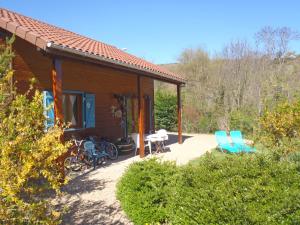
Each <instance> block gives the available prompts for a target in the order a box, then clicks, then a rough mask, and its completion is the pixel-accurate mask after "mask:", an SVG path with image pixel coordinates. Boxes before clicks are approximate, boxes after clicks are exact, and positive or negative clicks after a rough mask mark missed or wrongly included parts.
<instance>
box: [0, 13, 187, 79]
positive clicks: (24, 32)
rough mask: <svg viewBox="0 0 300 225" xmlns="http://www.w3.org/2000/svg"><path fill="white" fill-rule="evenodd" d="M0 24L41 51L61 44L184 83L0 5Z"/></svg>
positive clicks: (116, 51)
mask: <svg viewBox="0 0 300 225" xmlns="http://www.w3.org/2000/svg"><path fill="white" fill-rule="evenodd" d="M0 27H1V28H3V29H5V30H8V31H9V32H11V33H15V34H16V35H17V36H19V37H20V38H23V39H25V40H27V41H29V42H30V43H32V44H34V45H36V46H38V47H39V48H41V49H44V50H46V49H47V48H51V46H58V47H63V48H62V49H67V50H72V52H73V53H75V54H76V53H78V54H79V53H86V54H88V55H90V56H93V58H96V59H98V60H100V61H101V60H105V61H107V60H108V61H109V62H111V63H114V64H119V65H120V64H121V65H122V66H125V67H130V68H134V69H136V70H141V71H144V72H145V71H146V72H148V73H150V74H153V75H155V76H156V77H160V78H162V79H167V80H170V81H175V82H177V83H178V82H179V83H184V79H183V78H182V77H180V76H179V75H177V74H174V73H172V72H170V71H168V70H166V69H165V68H162V67H160V66H157V65H154V64H152V63H150V62H147V61H145V60H143V59H141V58H138V57H136V56H133V55H131V54H128V53H126V52H124V51H122V50H120V49H118V48H116V47H114V46H112V45H108V44H105V43H103V42H100V41H96V40H93V39H91V38H88V37H84V36H82V35H79V34H76V33H73V32H71V31H67V30H65V29H62V28H59V27H56V26H53V25H49V24H47V23H44V22H41V21H38V20H35V19H32V18H29V17H26V16H23V15H20V14H18V13H15V12H12V11H9V10H6V9H2V8H0ZM50 43H51V44H50Z"/></svg>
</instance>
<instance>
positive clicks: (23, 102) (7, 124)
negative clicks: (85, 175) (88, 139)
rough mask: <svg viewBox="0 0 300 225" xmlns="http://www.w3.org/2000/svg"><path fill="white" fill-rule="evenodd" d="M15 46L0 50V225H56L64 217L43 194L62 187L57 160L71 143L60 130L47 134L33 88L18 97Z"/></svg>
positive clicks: (39, 101) (37, 96)
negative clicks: (64, 140)
mask: <svg viewBox="0 0 300 225" xmlns="http://www.w3.org/2000/svg"><path fill="white" fill-rule="evenodd" d="M12 43H13V38H12V39H10V40H7V42H6V45H2V46H1V47H0V74H1V76H0V121H1V124H0V146H1V149H0V174H1V176H0V224H58V223H59V217H60V213H59V212H57V211H55V210H54V209H53V207H52V205H51V204H50V202H49V201H47V200H46V199H44V198H43V194H45V193H46V192H49V191H50V190H55V191H59V187H60V186H61V185H62V184H63V183H62V182H61V181H62V178H63V177H62V174H61V172H60V165H59V164H58V162H57V158H58V157H59V156H61V155H62V154H63V153H65V152H66V151H67V149H68V147H69V144H68V143H62V142H61V140H60V139H61V136H62V133H63V129H62V128H61V127H58V126H55V127H54V128H53V129H50V130H49V131H48V132H45V120H46V118H45V116H44V109H43V104H42V94H41V93H40V92H39V91H37V90H35V89H34V87H33V85H31V88H30V89H29V90H28V91H27V92H26V93H25V94H18V93H17V92H16V89H15V87H14V84H13V83H12V82H11V80H12V79H11V78H12V76H13V71H12V69H11V66H10V65H11V62H12V58H13V52H12ZM32 82H33V81H32Z"/></svg>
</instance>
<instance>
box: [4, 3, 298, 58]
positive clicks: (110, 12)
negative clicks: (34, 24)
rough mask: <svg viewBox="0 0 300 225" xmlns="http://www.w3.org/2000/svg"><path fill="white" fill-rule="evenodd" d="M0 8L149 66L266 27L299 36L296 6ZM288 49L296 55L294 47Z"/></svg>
mask: <svg viewBox="0 0 300 225" xmlns="http://www.w3.org/2000/svg"><path fill="white" fill-rule="evenodd" d="M0 6H1V7H4V8H7V9H10V10H13V11H16V12H19V13H21V14H24V15H27V16H29V17H33V18H36V19H39V20H42V21H44V22H47V23H50V24H53V25H57V26H60V27H63V28H66V29H68V30H71V31H74V32H76V33H80V34H82V35H85V36H88V37H92V38H94V39H97V40H100V41H103V42H105V43H108V44H112V45H115V46H117V47H119V48H127V51H128V52H129V53H132V54H134V55H137V56H140V57H143V58H145V59H147V60H149V61H151V62H154V63H172V62H175V61H176V60H177V58H178V56H179V55H180V53H181V52H182V51H183V50H184V49H185V48H191V47H202V48H204V49H206V50H207V51H209V52H210V53H211V54H214V53H216V52H219V51H221V50H222V48H223V47H224V45H225V44H226V43H228V42H230V41H231V40H236V39H247V40H249V41H251V40H253V36H254V34H255V32H257V31H258V30H259V29H261V28H262V27H264V26H266V25H270V26H273V27H279V26H288V27H291V28H292V29H295V30H300V10H299V9H300V1H299V0H298V1H297V0H294V1H291V0H285V1H281V0H260V1H259V0H249V1H247V2H246V1H242V0H240V1H238V0H235V1H234V0H227V1H225V0H224V1H221V0H219V1H214V0H207V1H201V0H198V1H197V0H194V1H192V0H185V1H184V0H182V1H179V0H177V1H176V0H173V1H170V0H160V1H159V0H152V1H143V0H123V1H122V0H114V1H113V0H94V1H92V0H81V1H79V0H78V1H77V0H73V1H69V0H59V1H58V0H52V1H42V0H26V1H20V0H0ZM291 49H292V50H295V51H296V52H297V53H300V41H297V42H293V43H292V45H291Z"/></svg>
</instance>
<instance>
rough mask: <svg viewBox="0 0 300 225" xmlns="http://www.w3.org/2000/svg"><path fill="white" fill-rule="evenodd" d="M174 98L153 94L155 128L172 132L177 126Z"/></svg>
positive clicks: (159, 93)
mask: <svg viewBox="0 0 300 225" xmlns="http://www.w3.org/2000/svg"><path fill="white" fill-rule="evenodd" d="M176 101H177V99H176V96H175V95H172V94H170V93H168V92H162V91H159V92H157V93H156V94H155V101H154V102H155V126H156V128H160V129H166V130H169V131H170V130H173V129H174V128H175V127H176V124H177V116H176V112H177V104H176Z"/></svg>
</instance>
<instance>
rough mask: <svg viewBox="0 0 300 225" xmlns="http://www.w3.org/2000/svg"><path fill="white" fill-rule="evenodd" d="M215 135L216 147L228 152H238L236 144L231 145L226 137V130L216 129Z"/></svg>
mask: <svg viewBox="0 0 300 225" xmlns="http://www.w3.org/2000/svg"><path fill="white" fill-rule="evenodd" d="M215 136H216V139H217V142H218V148H220V149H221V151H222V152H229V153H239V152H240V149H239V148H238V146H236V145H232V144H231V143H230V142H229V140H228V137H227V134H226V131H221V130H220V131H216V132H215Z"/></svg>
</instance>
